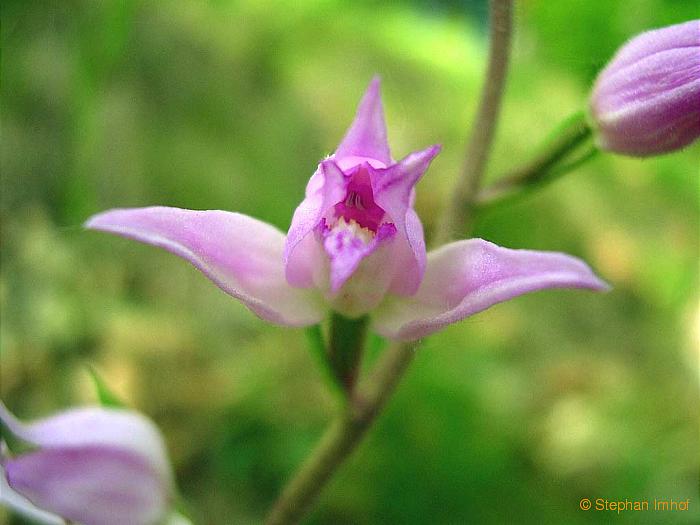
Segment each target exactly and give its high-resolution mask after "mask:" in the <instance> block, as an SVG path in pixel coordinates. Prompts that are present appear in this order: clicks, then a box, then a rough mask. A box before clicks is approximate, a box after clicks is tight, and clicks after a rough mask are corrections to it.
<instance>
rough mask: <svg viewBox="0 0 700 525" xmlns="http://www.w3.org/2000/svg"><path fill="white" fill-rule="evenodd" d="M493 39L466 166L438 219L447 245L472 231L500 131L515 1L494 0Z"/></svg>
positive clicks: (439, 237) (438, 238) (439, 239)
mask: <svg viewBox="0 0 700 525" xmlns="http://www.w3.org/2000/svg"><path fill="white" fill-rule="evenodd" d="M489 4H490V9H491V38H490V40H489V42H490V45H489V60H488V67H487V70H486V78H485V80H484V86H483V88H482V91H481V99H480V101H479V109H478V110H477V114H476V119H475V121H474V124H473V125H472V130H471V136H470V138H469V142H468V143H467V149H466V153H465V158H464V164H463V165H462V172H461V174H460V177H459V179H458V180H457V184H456V186H455V189H454V191H453V192H452V195H451V196H450V199H449V200H448V204H447V207H446V208H445V211H444V213H443V215H442V218H441V220H440V221H439V222H438V228H437V231H436V232H435V237H434V243H435V244H436V245H441V244H444V243H446V242H448V241H450V240H451V239H453V238H455V237H459V236H463V235H464V234H465V233H466V232H467V231H469V230H471V228H472V222H473V219H474V207H475V206H474V204H475V200H476V195H477V193H478V191H479V187H480V186H481V182H482V180H483V177H484V171H485V170H486V163H487V160H488V157H489V153H490V152H491V144H492V143H493V138H494V135H495V133H496V127H497V123H498V114H499V111H500V109H501V99H502V97H503V91H504V88H505V83H506V75H507V71H508V62H509V57H510V47H511V39H512V33H513V1H512V0H491V1H490V2H489Z"/></svg>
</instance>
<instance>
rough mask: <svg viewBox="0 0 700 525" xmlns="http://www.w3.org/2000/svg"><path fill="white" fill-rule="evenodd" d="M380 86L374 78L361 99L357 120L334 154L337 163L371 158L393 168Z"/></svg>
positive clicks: (377, 78)
mask: <svg viewBox="0 0 700 525" xmlns="http://www.w3.org/2000/svg"><path fill="white" fill-rule="evenodd" d="M379 85H380V80H379V77H374V78H373V79H372V82H371V83H370V85H369V87H368V88H367V91H366V92H365V94H364V96H363V97H362V101H361V102H360V106H359V107H358V109H357V115H356V116H355V120H354V121H353V123H352V125H351V126H350V129H348V131H347V133H346V134H345V137H344V138H343V140H342V141H341V143H340V145H339V146H338V149H336V151H335V155H334V156H335V158H336V159H342V158H344V157H368V158H370V159H376V160H379V161H381V162H382V163H384V164H385V165H389V164H391V152H390V151H389V142H388V140H387V134H386V123H385V122H384V110H383V108H382V99H381V93H380V86H379Z"/></svg>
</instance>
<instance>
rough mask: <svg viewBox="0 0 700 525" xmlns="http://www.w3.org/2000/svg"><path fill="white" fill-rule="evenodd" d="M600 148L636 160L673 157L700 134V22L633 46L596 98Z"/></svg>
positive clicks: (603, 77)
mask: <svg viewBox="0 0 700 525" xmlns="http://www.w3.org/2000/svg"><path fill="white" fill-rule="evenodd" d="M591 112H592V117H593V122H594V125H595V128H596V137H597V143H598V146H600V147H601V148H602V149H605V150H608V151H612V152H615V153H622V154H625V155H632V156H636V157H646V156H650V155H659V154H662V153H668V152H671V151H675V150H677V149H680V148H682V147H683V146H687V145H688V144H690V143H691V142H693V141H694V140H695V139H696V138H697V137H698V136H699V135H700V20H693V21H690V22H686V23H684V24H678V25H674V26H670V27H665V28H662V29H657V30H655V31H648V32H646V33H642V34H641V35H638V36H636V37H635V38H633V39H632V40H630V41H629V42H627V43H626V44H625V45H624V46H622V48H620V50H619V51H618V52H617V54H616V55H615V56H614V57H613V59H612V61H610V63H609V64H608V65H607V66H606V67H605V69H604V70H603V71H602V72H601V73H600V74H599V75H598V78H597V80H596V82H595V86H594V88H593V94H592V96H591Z"/></svg>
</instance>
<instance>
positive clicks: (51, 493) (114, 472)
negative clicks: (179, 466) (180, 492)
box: [5, 446, 170, 525]
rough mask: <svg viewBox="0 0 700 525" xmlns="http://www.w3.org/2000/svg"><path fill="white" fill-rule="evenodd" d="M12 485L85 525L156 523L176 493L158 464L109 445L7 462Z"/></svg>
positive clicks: (29, 455) (41, 452) (40, 453)
mask: <svg viewBox="0 0 700 525" xmlns="http://www.w3.org/2000/svg"><path fill="white" fill-rule="evenodd" d="M5 469H6V472H7V480H8V482H9V484H10V486H11V487H12V488H13V489H14V490H15V491H16V492H18V493H20V494H22V495H23V496H25V497H26V498H27V499H29V500H30V501H31V502H32V503H34V504H35V505H37V506H38V507H41V508H42V509H46V510H48V511H50V512H55V513H56V514H58V515H60V516H62V517H64V518H66V519H68V520H70V521H71V522H73V521H74V522H77V523H81V524H83V525H123V524H125V523H129V524H133V525H153V524H154V523H159V522H161V521H162V520H163V519H164V518H165V517H166V516H167V514H168V512H169V506H170V494H169V491H168V490H166V487H165V486H164V485H163V483H162V480H161V478H160V475H159V474H158V473H157V472H156V471H155V470H154V469H153V467H152V465H151V464H150V463H149V462H148V461H147V459H146V458H143V457H141V456H139V455H137V454H133V453H131V452H130V451H128V450H124V449H120V448H112V447H105V446H93V447H84V446H83V447H78V448H75V447H62V448H46V449H40V450H38V451H36V452H31V453H27V454H23V455H21V456H18V457H16V458H11V459H7V460H5Z"/></svg>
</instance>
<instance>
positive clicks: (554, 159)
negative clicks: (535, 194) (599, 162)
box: [476, 111, 597, 206]
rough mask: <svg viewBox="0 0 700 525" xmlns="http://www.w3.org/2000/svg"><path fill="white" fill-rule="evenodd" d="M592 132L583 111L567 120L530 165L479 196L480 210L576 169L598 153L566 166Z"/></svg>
mask: <svg viewBox="0 0 700 525" xmlns="http://www.w3.org/2000/svg"><path fill="white" fill-rule="evenodd" d="M592 133H593V132H592V130H591V128H590V126H589V124H588V122H587V120H586V115H585V112H583V111H581V112H579V113H576V114H574V115H572V116H571V117H569V118H568V119H566V120H565V121H564V122H562V124H560V125H559V126H558V127H557V129H555V130H554V132H553V133H552V134H551V135H550V138H549V139H548V140H547V141H546V142H545V144H544V145H543V146H542V147H541V148H540V150H539V152H537V153H536V154H535V156H534V157H532V158H531V159H530V160H529V161H528V162H526V163H525V164H523V165H522V166H519V167H518V168H515V169H513V170H512V171H510V172H508V173H506V174H505V175H504V176H502V177H500V178H499V179H498V180H497V181H496V182H495V183H493V184H492V185H491V186H489V187H487V188H485V189H483V190H482V191H481V192H479V194H478V195H477V198H476V202H477V204H478V205H479V206H485V205H491V204H494V203H496V202H499V201H501V200H502V199H506V198H508V197H511V196H513V195H516V194H519V193H521V192H523V191H527V190H530V189H533V188H535V187H540V186H542V185H544V184H547V183H549V182H552V181H553V180H555V179H556V178H558V177H560V176H561V175H563V174H565V173H568V172H569V171H571V170H573V169H574V168H577V167H578V166H580V165H581V164H583V163H584V162H585V161H587V160H588V159H590V158H592V157H593V156H594V155H595V153H596V151H597V150H596V148H595V146H592V145H591V146H589V148H588V149H587V150H586V151H585V152H584V153H583V154H581V155H580V156H579V157H578V158H577V159H575V160H573V161H569V162H568V163H565V162H564V161H566V160H567V159H569V158H570V157H571V155H572V154H573V153H574V152H575V151H576V150H578V149H579V148H580V147H581V146H582V145H584V144H585V143H587V142H589V140H590V138H591V136H592Z"/></svg>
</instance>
